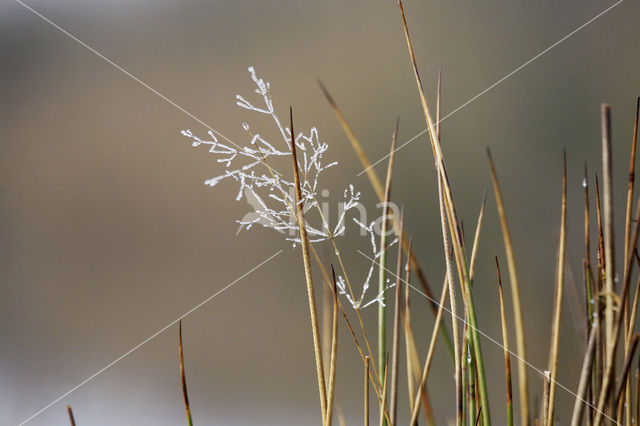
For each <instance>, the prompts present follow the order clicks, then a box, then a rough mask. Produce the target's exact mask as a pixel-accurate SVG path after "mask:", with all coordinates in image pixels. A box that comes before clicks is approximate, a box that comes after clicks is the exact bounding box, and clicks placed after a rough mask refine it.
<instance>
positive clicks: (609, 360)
mask: <svg viewBox="0 0 640 426" xmlns="http://www.w3.org/2000/svg"><path fill="white" fill-rule="evenodd" d="M633 222H634V229H633V234H632V235H633V236H632V237H631V244H632V246H633V247H635V246H636V245H637V244H638V231H639V226H640V203H638V206H637V209H636V216H635V219H634V221H633ZM632 261H633V257H632V256H629V258H628V259H627V264H630V263H631V262H632ZM630 269H631V268H630V267H627V270H630ZM630 280H631V274H627V275H626V276H625V278H624V282H623V286H622V297H620V303H619V305H618V306H624V304H625V303H626V300H627V298H628V296H629V284H630ZM623 320H624V315H623V312H622V311H620V312H619V313H618V315H617V317H616V320H615V321H614V324H613V330H612V335H611V339H610V341H609V342H608V344H607V353H606V363H605V366H606V368H605V372H604V374H603V378H602V387H601V389H600V396H599V398H598V408H597V411H596V417H595V419H594V422H593V424H594V426H600V424H601V422H602V418H603V417H607V418H608V419H611V417H610V416H608V415H607V414H605V413H604V411H603V410H604V409H605V404H606V403H607V401H608V400H609V397H610V393H611V385H612V384H613V374H614V370H615V368H614V367H615V357H616V349H617V347H618V340H619V339H618V336H619V334H620V330H621V329H622V323H623Z"/></svg>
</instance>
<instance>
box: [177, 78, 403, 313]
mask: <svg viewBox="0 0 640 426" xmlns="http://www.w3.org/2000/svg"><path fill="white" fill-rule="evenodd" d="M249 73H250V74H251V78H252V80H253V82H254V83H255V86H256V88H255V90H254V91H255V93H256V94H257V95H258V102H259V104H258V103H254V102H252V101H249V100H247V99H246V98H245V97H243V96H240V95H236V104H237V105H238V106H239V107H241V108H244V109H246V110H249V111H253V112H256V113H258V114H261V115H264V116H267V117H269V118H270V119H271V120H272V121H273V123H274V124H275V126H276V127H277V129H278V131H279V134H280V137H281V138H282V140H280V141H278V143H272V142H270V141H269V140H268V139H267V138H266V137H263V136H262V135H261V134H260V133H259V132H257V131H254V130H253V129H252V127H251V126H250V125H249V124H248V123H247V122H244V123H242V128H243V129H244V130H245V132H246V133H247V135H248V137H249V141H248V144H247V145H246V146H239V145H237V144H235V143H233V142H231V141H228V140H227V142H221V141H220V140H219V139H218V137H217V136H216V135H215V134H214V133H213V131H211V130H210V131H209V132H208V135H209V137H208V138H207V139H201V138H200V137H198V136H196V135H195V134H193V132H192V131H191V130H189V129H187V130H183V131H182V135H184V136H186V137H187V138H189V139H190V140H191V144H192V146H193V147H198V146H200V145H205V146H208V147H209V152H210V153H211V154H214V155H215V156H216V161H217V162H218V163H221V164H223V165H224V167H225V170H224V173H223V174H221V175H218V176H215V177H212V178H210V179H207V180H206V181H205V184H206V185H209V186H211V187H213V186H216V185H217V184H219V183H220V182H222V181H225V180H229V181H234V182H236V183H237V185H238V191H237V195H236V200H237V201H240V200H242V198H243V197H244V199H245V200H246V201H247V203H248V204H249V205H250V206H251V207H252V209H253V210H252V211H250V212H248V213H247V214H245V215H244V217H243V218H242V219H240V220H237V222H238V223H239V224H240V229H239V230H238V231H240V230H241V229H242V228H246V229H249V228H251V227H252V226H253V225H255V224H259V225H262V226H263V227H266V228H271V229H274V230H276V231H278V232H280V233H282V234H286V237H285V239H286V240H287V241H291V242H292V243H293V245H294V246H295V245H296V243H300V242H301V241H300V236H299V228H298V224H297V221H296V215H295V214H294V212H295V209H296V196H295V184H294V182H293V180H292V179H287V178H286V177H285V176H283V175H282V174H281V173H280V172H278V171H277V170H276V169H274V168H273V165H272V164H270V161H271V160H274V159H276V158H278V157H288V156H290V155H291V129H289V128H288V127H286V126H283V124H282V122H281V121H280V119H279V117H278V115H277V113H276V111H275V108H274V105H273V100H272V98H271V87H270V84H269V83H268V82H266V81H264V80H263V79H261V78H258V76H257V75H256V72H255V70H254V69H253V67H249ZM294 143H295V146H296V149H297V150H298V168H299V170H300V189H301V192H302V198H301V201H300V202H301V203H302V205H303V210H304V211H305V212H308V211H313V210H317V212H318V214H316V215H313V217H314V218H315V223H314V224H310V223H309V215H306V216H305V228H306V231H307V234H308V235H309V240H310V241H311V242H318V241H324V240H328V239H332V238H334V237H337V236H340V235H344V233H345V228H346V223H347V220H346V216H347V213H348V212H349V211H351V210H353V209H357V208H359V207H361V205H360V192H358V191H356V190H355V188H354V186H353V185H349V186H348V187H347V188H346V189H345V190H344V193H343V201H342V202H341V203H339V209H338V210H339V211H338V217H337V220H336V224H335V226H330V225H329V222H328V220H329V218H328V217H327V215H326V213H324V212H323V211H322V209H321V208H320V205H319V204H318V194H319V193H320V194H324V193H325V192H328V191H326V189H324V188H322V187H321V186H320V182H319V181H320V178H321V174H322V172H324V171H325V170H327V169H329V168H331V167H333V166H335V165H336V164H338V163H337V162H336V161H333V162H325V160H324V154H325V153H326V151H327V149H328V145H327V143H325V142H321V141H320V137H319V135H318V130H317V129H316V128H315V127H312V128H311V129H310V130H309V132H308V134H304V133H302V132H300V133H298V134H297V135H295V138H294ZM280 147H282V148H280ZM354 221H355V223H356V224H358V226H359V227H360V228H361V231H362V233H363V235H364V234H365V233H366V235H369V236H370V239H371V245H372V255H373V256H374V259H375V260H377V259H378V258H379V257H380V256H381V251H379V250H377V248H376V243H375V234H374V229H373V226H374V223H375V222H371V224H369V225H365V224H364V223H362V222H360V221H358V220H357V219H356V218H354ZM396 242H397V240H396V241H393V242H392V243H391V244H390V245H393V244H395V243H396ZM374 265H375V263H373V262H372V264H371V267H370V269H369V272H368V275H367V278H366V280H365V281H364V284H363V286H362V293H361V296H360V298H359V299H358V300H354V299H353V297H351V295H349V294H348V293H347V292H346V291H345V279H344V278H343V277H342V276H339V277H338V283H337V285H338V289H339V292H340V294H344V295H346V297H347V299H348V300H349V302H350V303H351V304H352V305H353V306H354V307H355V308H360V307H366V306H368V305H370V304H372V303H375V302H378V303H382V299H383V294H382V293H381V294H379V295H378V296H377V297H376V298H375V299H373V300H371V301H369V302H367V303H364V304H363V299H364V296H365V292H366V291H367V289H368V288H369V281H370V280H371V276H372V274H373V269H374Z"/></svg>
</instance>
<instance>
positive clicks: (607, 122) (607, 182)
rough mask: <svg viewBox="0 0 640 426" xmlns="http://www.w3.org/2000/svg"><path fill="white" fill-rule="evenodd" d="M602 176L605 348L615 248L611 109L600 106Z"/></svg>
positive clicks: (609, 327)
mask: <svg viewBox="0 0 640 426" xmlns="http://www.w3.org/2000/svg"><path fill="white" fill-rule="evenodd" d="M601 118H602V175H603V185H604V188H603V192H604V198H603V201H604V246H605V249H604V259H605V261H604V270H605V298H606V308H605V330H606V333H605V336H606V341H607V346H609V345H611V344H613V342H612V340H611V338H612V336H613V320H614V312H613V309H614V306H613V292H614V279H615V247H614V233H613V229H614V223H613V170H612V164H611V107H609V105H602V114H601Z"/></svg>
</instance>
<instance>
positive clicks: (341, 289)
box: [336, 217, 398, 309]
mask: <svg viewBox="0 0 640 426" xmlns="http://www.w3.org/2000/svg"><path fill="white" fill-rule="evenodd" d="M353 221H354V222H355V223H356V224H357V225H358V226H359V227H360V228H361V230H362V231H363V234H365V235H368V236H369V241H370V243H371V256H373V257H371V258H369V260H370V261H371V263H370V265H369V270H368V272H367V276H366V278H365V280H364V282H363V283H362V291H361V294H360V297H359V298H358V300H354V298H352V297H351V295H350V294H349V293H348V292H347V288H346V287H347V286H346V280H345V278H344V277H343V276H342V275H339V276H338V278H337V280H336V286H337V287H338V293H339V294H342V295H344V296H345V297H346V298H347V300H348V301H349V303H351V305H352V306H353V307H354V309H363V308H366V307H367V306H369V305H372V304H374V303H379V304H381V305H383V306H384V293H385V292H386V291H387V290H388V289H390V288H392V287H394V286H395V282H390V281H389V280H387V282H386V284H385V288H384V289H383V290H382V291H381V292H379V293H378V295H377V296H376V297H375V298H373V299H371V300H369V301H368V302H365V301H364V299H365V294H366V293H367V290H368V289H369V283H370V282H371V277H372V276H373V272H374V269H376V268H377V267H378V262H379V261H380V257H381V256H382V251H383V250H382V247H380V250H378V248H377V245H376V233H375V231H374V227H375V225H376V221H371V222H370V223H369V224H368V225H365V224H364V223H362V222H360V221H359V220H358V219H356V218H355V217H354V218H353ZM397 242H398V239H397V238H394V239H393V240H392V241H391V242H390V243H389V244H387V245H386V246H385V250H388V249H390V248H391V247H393V246H394V245H395V244H396V243H397ZM363 254H364V253H363ZM367 257H369V256H367Z"/></svg>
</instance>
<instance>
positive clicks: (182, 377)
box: [178, 320, 193, 426]
mask: <svg viewBox="0 0 640 426" xmlns="http://www.w3.org/2000/svg"><path fill="white" fill-rule="evenodd" d="M178 356H179V358H180V382H181V383H182V398H183V399H184V412H185V414H186V416H187V425H189V426H193V420H192V418H191V408H189V395H188V393H187V379H186V378H185V375H184V352H183V349H182V320H180V321H178Z"/></svg>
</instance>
